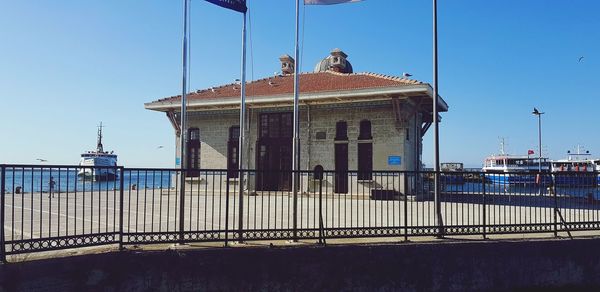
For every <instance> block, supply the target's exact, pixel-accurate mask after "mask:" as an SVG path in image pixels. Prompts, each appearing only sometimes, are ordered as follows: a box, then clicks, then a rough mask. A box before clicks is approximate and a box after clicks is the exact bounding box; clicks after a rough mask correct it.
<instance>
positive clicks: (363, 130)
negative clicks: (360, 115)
mask: <svg viewBox="0 0 600 292" xmlns="http://www.w3.org/2000/svg"><path fill="white" fill-rule="evenodd" d="M358 139H359V140H371V139H373V136H371V121H369V120H362V121H360V133H359V135H358Z"/></svg>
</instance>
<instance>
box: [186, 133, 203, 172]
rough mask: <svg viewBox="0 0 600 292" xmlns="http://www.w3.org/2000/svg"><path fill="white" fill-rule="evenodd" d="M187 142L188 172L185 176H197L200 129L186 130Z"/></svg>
mask: <svg viewBox="0 0 600 292" xmlns="http://www.w3.org/2000/svg"><path fill="white" fill-rule="evenodd" d="M188 137H189V139H188V141H187V145H186V147H187V149H186V150H187V158H186V160H187V161H186V163H187V168H188V169H190V171H188V172H187V176H193V177H195V176H198V175H199V174H200V172H199V171H198V169H200V129H198V128H189V129H188Z"/></svg>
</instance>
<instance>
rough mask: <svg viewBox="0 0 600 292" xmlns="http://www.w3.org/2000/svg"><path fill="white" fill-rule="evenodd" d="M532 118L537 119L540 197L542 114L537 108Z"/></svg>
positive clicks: (534, 109)
mask: <svg viewBox="0 0 600 292" xmlns="http://www.w3.org/2000/svg"><path fill="white" fill-rule="evenodd" d="M531 113H532V114H533V115H534V116H537V117H538V152H539V153H538V157H539V161H538V165H539V166H538V178H539V184H540V196H541V195H542V115H543V114H544V113H543V112H540V111H539V110H538V109H537V108H535V107H534V108H533V112H531Z"/></svg>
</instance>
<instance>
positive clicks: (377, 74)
mask: <svg viewBox="0 0 600 292" xmlns="http://www.w3.org/2000/svg"><path fill="white" fill-rule="evenodd" d="M357 74H360V75H365V76H372V77H377V78H381V79H386V80H390V81H400V82H406V83H410V84H423V82H422V81H419V80H415V79H409V78H406V77H398V76H391V75H385V74H379V73H373V72H361V73H357Z"/></svg>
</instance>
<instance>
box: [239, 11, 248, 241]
mask: <svg viewBox="0 0 600 292" xmlns="http://www.w3.org/2000/svg"><path fill="white" fill-rule="evenodd" d="M241 73H242V74H241V75H242V78H241V89H240V137H239V146H238V170H239V176H238V179H239V210H240V211H239V212H240V214H239V216H238V226H239V230H240V232H241V230H243V228H242V227H243V224H244V220H243V214H242V212H243V210H244V208H243V206H244V141H245V134H244V132H245V125H244V124H245V121H246V13H245V12H244V20H243V22H242V72H241ZM239 239H240V242H242V234H240V236H239Z"/></svg>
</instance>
